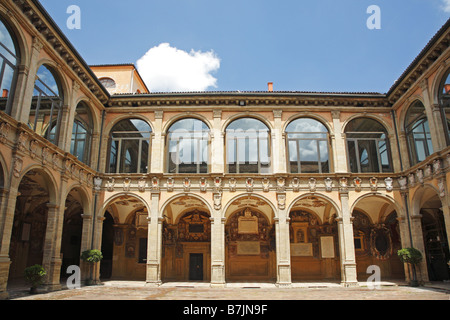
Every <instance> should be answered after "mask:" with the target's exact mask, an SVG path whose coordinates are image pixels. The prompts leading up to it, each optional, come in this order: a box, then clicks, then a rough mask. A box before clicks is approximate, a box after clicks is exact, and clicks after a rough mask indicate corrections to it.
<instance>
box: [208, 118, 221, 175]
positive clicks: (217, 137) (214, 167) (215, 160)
mask: <svg viewBox="0 0 450 320" xmlns="http://www.w3.org/2000/svg"><path fill="white" fill-rule="evenodd" d="M213 116H214V121H213V128H212V141H211V152H210V154H211V159H210V160H211V173H214V174H223V173H224V172H225V144H224V136H223V133H222V111H221V110H213Z"/></svg>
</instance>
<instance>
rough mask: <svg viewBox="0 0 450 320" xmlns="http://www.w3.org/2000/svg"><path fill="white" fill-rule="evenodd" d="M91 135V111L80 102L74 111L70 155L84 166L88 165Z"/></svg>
mask: <svg viewBox="0 0 450 320" xmlns="http://www.w3.org/2000/svg"><path fill="white" fill-rule="evenodd" d="M92 133H93V125H92V114H91V111H90V109H89V107H88V106H87V105H86V104H85V103H84V102H81V103H79V104H78V106H77V109H76V116H75V121H74V124H73V129H72V141H71V145H70V153H71V154H73V155H74V156H76V157H77V158H78V160H80V161H81V162H83V163H85V164H89V160H90V157H91V143H92Z"/></svg>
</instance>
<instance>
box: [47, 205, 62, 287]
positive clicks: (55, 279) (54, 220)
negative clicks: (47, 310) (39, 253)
mask: <svg viewBox="0 0 450 320" xmlns="http://www.w3.org/2000/svg"><path fill="white" fill-rule="evenodd" d="M47 207H48V213H47V229H46V232H45V241H44V255H43V258H42V266H43V267H44V269H45V270H46V271H47V279H46V284H45V286H46V288H47V290H49V291H54V290H59V289H61V284H60V271H61V264H62V259H61V254H60V248H61V235H62V225H63V222H64V210H63V208H61V207H60V206H59V205H57V204H52V203H49V204H47Z"/></svg>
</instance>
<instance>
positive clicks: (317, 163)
mask: <svg viewBox="0 0 450 320" xmlns="http://www.w3.org/2000/svg"><path fill="white" fill-rule="evenodd" d="M286 133H287V144H288V156H289V162H288V165H289V167H290V172H291V173H328V172H330V166H329V164H330V163H329V146H328V130H327V128H326V127H325V126H324V125H323V124H322V123H320V122H319V121H317V120H314V119H309V118H301V119H297V120H294V121H293V122H291V123H290V124H289V125H288V127H287V128H286Z"/></svg>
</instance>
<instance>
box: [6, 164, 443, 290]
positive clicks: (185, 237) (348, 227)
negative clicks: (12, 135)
mask: <svg viewBox="0 0 450 320" xmlns="http://www.w3.org/2000/svg"><path fill="white" fill-rule="evenodd" d="M72 179H73V177H67V179H66V187H65V191H64V192H62V193H61V191H60V190H59V189H58V185H57V184H56V183H55V182H54V181H55V177H54V176H52V173H51V171H49V170H46V169H44V168H41V167H30V168H29V169H28V170H24V171H23V173H22V174H21V175H19V176H18V177H15V178H14V181H16V184H15V187H12V188H10V189H9V190H8V192H6V191H5V192H4V194H3V195H4V196H3V198H2V199H1V200H2V208H3V216H2V219H3V220H2V222H3V228H4V229H3V230H4V232H3V234H2V253H3V255H2V257H1V258H2V261H1V262H2V263H1V270H2V273H1V281H2V292H3V293H7V287H8V284H11V283H13V282H14V281H17V280H20V279H22V278H23V271H24V269H25V268H26V267H27V266H30V265H34V264H41V265H43V266H44V267H45V268H46V270H47V271H48V279H47V284H46V285H47V287H48V288H49V290H53V289H57V288H58V287H59V284H60V283H61V281H62V280H63V279H64V278H65V277H67V273H66V271H67V267H68V266H70V265H80V266H81V267H82V268H81V269H82V277H84V278H87V277H88V276H89V274H88V268H87V267H86V266H85V265H83V262H82V261H80V253H81V252H82V251H83V250H87V249H90V248H98V249H101V250H102V252H103V255H104V259H103V261H102V262H101V264H100V266H99V268H98V270H97V272H96V277H98V278H100V279H102V280H107V279H116V280H138V281H146V283H147V284H148V285H161V284H162V283H164V282H176V281H180V282H185V281H204V282H209V283H211V285H212V286H224V285H225V284H226V283H231V282H269V283H275V284H277V285H279V286H289V285H291V284H292V283H295V282H302V281H332V282H337V283H342V284H344V285H349V286H350V285H356V284H357V283H358V281H364V280H365V279H367V278H368V277H369V276H370V275H371V273H368V270H369V267H370V266H377V267H378V268H379V270H380V276H381V280H383V281H385V280H392V279H405V278H406V279H408V278H409V277H410V274H409V270H408V269H407V268H406V267H405V266H404V265H403V264H402V263H401V262H400V261H399V259H398V257H397V255H396V252H397V250H398V249H400V248H402V247H409V246H411V244H412V245H413V246H414V247H417V248H418V249H420V250H421V251H422V252H424V254H425V259H424V261H423V263H422V265H421V266H419V278H420V279H421V280H422V281H428V280H430V281H440V280H447V279H449V273H448V268H446V267H447V265H446V263H447V261H448V259H449V250H448V230H449V229H448V225H449V222H448V206H447V207H446V206H445V205H444V202H443V201H444V200H443V197H442V196H441V195H440V194H439V193H438V191H437V189H436V188H435V186H433V184H431V183H426V184H421V185H417V186H416V187H415V188H414V189H410V190H409V191H408V193H401V192H397V191H394V192H392V191H389V192H388V191H385V190H382V192H380V190H379V191H378V192H373V191H369V190H367V191H364V190H360V191H355V190H348V189H337V190H331V191H329V192H326V191H325V192H317V191H316V192H310V191H309V192H308V191H305V192H301V191H299V192H297V191H287V192H282V193H279V192H271V191H269V192H265V191H264V190H261V191H260V190H253V191H251V190H245V191H242V192H239V191H234V192H222V193H220V197H221V199H220V202H219V201H218V200H217V199H216V198H215V197H214V195H215V194H212V193H208V192H202V191H200V190H191V191H187V190H185V192H177V191H176V190H174V191H162V190H161V189H160V190H158V192H155V190H153V191H148V190H141V191H139V190H132V189H131V188H130V189H128V190H127V189H125V190H124V187H123V184H122V183H118V184H117V185H118V186H116V187H115V188H111V186H110V188H109V191H108V188H106V189H105V190H100V191H98V192H89V191H88V189H87V188H86V187H85V186H84V185H83V184H80V183H76V182H75V181H73V180H72ZM404 201H408V202H407V204H408V211H407V210H406V209H405V208H406V206H405V205H404V203H405V202H404ZM94 208H96V209H94ZM93 212H96V214H93Z"/></svg>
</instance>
